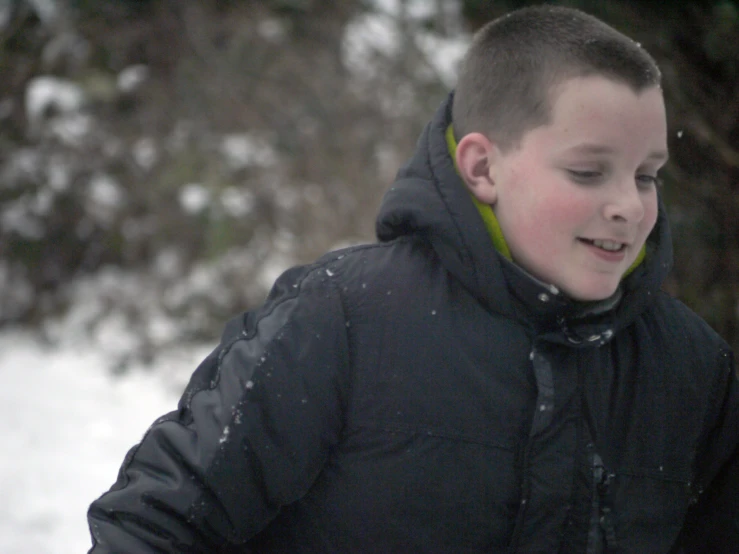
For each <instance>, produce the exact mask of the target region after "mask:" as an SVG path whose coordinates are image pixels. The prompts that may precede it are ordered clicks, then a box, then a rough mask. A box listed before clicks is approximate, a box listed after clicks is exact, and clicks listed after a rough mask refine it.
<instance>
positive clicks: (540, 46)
mask: <svg viewBox="0 0 739 554" xmlns="http://www.w3.org/2000/svg"><path fill="white" fill-rule="evenodd" d="M592 75H598V76H603V77H606V78H609V79H612V80H614V81H616V82H619V83H623V84H626V85H628V86H629V87H631V89H632V90H634V92H636V93H640V92H641V91H643V90H645V89H647V88H650V87H652V86H659V85H660V83H661V73H660V70H659V67H658V66H657V63H656V62H655V61H654V59H653V58H652V57H651V56H650V55H649V53H647V51H646V50H644V49H643V48H642V47H641V46H640V45H639V44H637V43H636V42H634V41H633V40H632V39H630V38H629V37H627V36H626V35H624V34H622V33H620V32H619V31H617V30H616V29H614V28H613V27H610V26H609V25H607V24H606V23H604V22H602V21H600V20H599V19H597V18H595V17H593V16H591V15H588V14H586V13H583V12H581V11H579V10H576V9H573V8H565V7H562V6H531V7H527V8H522V9H519V10H516V11H513V12H510V13H508V14H507V15H504V16H503V17H500V18H498V19H495V20H493V21H491V22H489V23H488V24H486V25H485V26H483V27H482V28H481V29H480V30H479V31H478V32H477V33H476V34H475V36H474V38H473V39H472V44H471V45H470V47H469V50H468V51H467V54H466V55H465V57H464V59H463V61H462V65H461V68H460V71H459V77H458V82H457V87H456V89H455V92H454V100H453V107H452V121H453V126H454V134H455V136H456V138H457V140H460V139H461V138H462V137H463V136H464V135H467V134H469V133H472V132H479V133H482V134H484V135H485V136H487V137H488V138H490V139H491V140H494V141H496V142H497V143H498V145H499V147H500V148H501V149H503V150H509V149H511V148H513V147H515V146H516V145H517V144H518V143H519V142H520V141H521V140H522V139H523V136H524V134H525V133H526V132H528V131H530V130H532V129H534V128H536V127H540V126H542V125H546V124H547V123H549V122H550V120H551V111H552V107H553V105H554V102H555V101H556V95H555V94H554V92H555V90H556V87H557V86H558V85H560V84H562V83H563V82H564V81H566V80H568V79H571V78H576V77H587V76H592Z"/></svg>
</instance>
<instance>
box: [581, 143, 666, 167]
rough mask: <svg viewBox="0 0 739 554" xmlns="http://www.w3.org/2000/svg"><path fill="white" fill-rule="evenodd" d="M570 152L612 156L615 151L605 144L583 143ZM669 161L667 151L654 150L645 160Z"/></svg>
mask: <svg viewBox="0 0 739 554" xmlns="http://www.w3.org/2000/svg"><path fill="white" fill-rule="evenodd" d="M570 152H574V153H576V154H613V153H614V152H615V149H614V148H611V147H610V146H607V145H605V144H596V143H585V144H579V145H577V146H575V147H573V148H572V149H571V150H570ZM669 159H670V155H669V154H668V153H667V150H655V151H654V152H652V153H650V154H649V156H647V160H650V161H657V162H666V161H667V160H669Z"/></svg>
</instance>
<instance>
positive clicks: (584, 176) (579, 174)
mask: <svg viewBox="0 0 739 554" xmlns="http://www.w3.org/2000/svg"><path fill="white" fill-rule="evenodd" d="M567 173H569V174H570V177H572V179H573V180H575V181H577V182H579V183H590V182H593V181H597V180H598V179H600V178H601V177H602V176H603V173H602V172H600V171H587V170H580V169H568V170H567Z"/></svg>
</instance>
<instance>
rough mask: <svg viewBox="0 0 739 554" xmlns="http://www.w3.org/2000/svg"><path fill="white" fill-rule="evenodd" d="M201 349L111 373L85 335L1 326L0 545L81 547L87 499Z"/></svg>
mask: <svg viewBox="0 0 739 554" xmlns="http://www.w3.org/2000/svg"><path fill="white" fill-rule="evenodd" d="M207 350H208V348H207V347H196V348H192V349H191V351H190V352H188V353H187V354H180V356H179V357H178V358H177V359H176V360H175V359H173V358H169V359H167V358H162V360H161V361H160V362H159V364H160V365H161V364H168V365H169V366H170V367H156V368H149V369H144V368H133V369H132V370H131V371H130V372H129V373H128V374H126V375H125V377H114V376H113V375H111V373H110V372H109V371H106V369H105V368H106V367H107V362H106V356H105V353H104V351H103V350H101V349H100V348H98V347H95V346H94V345H92V344H91V343H89V342H87V343H85V342H81V343H79V344H77V345H74V344H65V345H63V346H61V347H59V346H57V347H55V348H53V349H51V348H48V347H45V346H44V345H42V344H40V343H39V342H38V341H36V340H34V339H33V338H31V337H30V336H29V335H28V334H26V333H23V332H19V331H13V332H6V333H4V334H2V335H0V553H2V554H72V553H75V554H79V553H84V552H87V550H88V549H89V547H90V539H89V533H88V530H87V522H86V515H85V514H86V511H87V507H88V505H89V504H90V502H92V500H94V499H95V498H97V497H98V496H99V495H100V494H102V493H103V492H104V491H105V490H107V488H108V487H110V485H112V484H113V482H114V480H115V478H116V475H117V472H118V468H119V466H120V464H121V462H122V461H123V457H124V456H125V453H126V451H127V450H128V449H129V448H130V447H131V446H133V445H134V444H135V443H136V442H137V441H138V440H139V439H140V438H141V436H142V435H143V434H144V432H145V431H146V429H147V427H148V426H149V424H150V423H151V422H152V421H153V420H154V419H156V417H158V416H159V415H161V414H163V413H165V412H168V411H170V410H172V409H174V408H175V406H176V403H177V399H178V396H179V392H180V390H181V388H182V383H183V382H184V381H183V379H184V378H185V376H186V375H189V373H191V372H192V371H193V370H194V369H195V367H196V365H197V363H198V362H199V361H200V360H201V359H202V357H203V356H205V355H206V354H207ZM172 365H176V366H177V368H173V367H171V366H172Z"/></svg>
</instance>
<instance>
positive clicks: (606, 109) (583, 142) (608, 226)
mask: <svg viewBox="0 0 739 554" xmlns="http://www.w3.org/2000/svg"><path fill="white" fill-rule="evenodd" d="M557 92H558V94H556V95H555V97H554V98H555V103H554V105H553V111H552V121H551V124H548V125H545V126H542V127H538V128H536V129H533V130H531V131H529V132H528V133H526V135H524V137H523V140H522V142H521V145H520V147H519V148H516V149H513V150H511V151H508V152H506V153H502V152H500V151H499V150H497V149H496V148H495V146H494V145H491V152H492V157H491V158H490V160H491V163H490V165H489V170H488V175H487V177H488V179H489V188H488V190H487V191H486V190H482V191H481V190H480V189H478V190H477V191H476V190H475V188H474V187H473V194H476V196H477V195H478V194H477V193H481V194H482V196H483V197H485V194H486V192H487V193H489V196H487V198H483V201H485V200H487V201H488V202H487V203H489V204H491V205H492V207H493V210H494V212H495V214H496V216H497V218H498V221H499V223H500V226H501V229H502V231H503V235H504V236H505V238H506V241H507V242H508V246H509V247H510V250H511V255H512V257H513V259H514V261H515V262H516V263H518V264H519V265H521V266H522V267H523V268H525V269H526V270H528V271H529V272H531V273H532V274H533V275H534V276H536V277H538V278H539V279H542V280H543V281H545V282H547V283H551V284H553V285H555V286H557V287H558V288H559V289H560V290H562V291H563V292H564V293H565V294H567V295H569V296H570V297H572V298H574V299H576V300H600V299H604V298H607V297H609V296H610V295H612V294H613V293H614V292H615V291H616V289H617V287H618V285H619V282H620V280H621V278H622V276H623V274H624V273H625V272H626V270H627V269H628V268H629V267H630V266H631V265H632V263H633V262H634V261H635V259H636V257H637V255H638V253H639V251H640V249H641V248H642V246H643V245H644V242H645V241H646V239H647V236H648V235H649V233H650V232H651V230H652V228H653V227H654V225H655V223H656V220H657V211H658V203H657V189H656V175H657V171H658V170H659V169H660V168H661V167H662V165H663V164H664V163H665V162H666V159H667V124H666V118H665V108H664V101H663V98H662V91H661V89H660V88H658V87H653V88H650V89H647V90H645V91H642V92H641V93H640V94H636V93H634V92H633V91H632V90H631V89H630V88H629V87H627V86H626V85H623V84H620V83H617V82H614V81H610V80H608V79H605V78H603V77H584V78H574V79H570V80H568V81H565V82H564V83H563V84H562V85H561V86H560V87H558V88H557ZM478 198H479V196H478Z"/></svg>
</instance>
